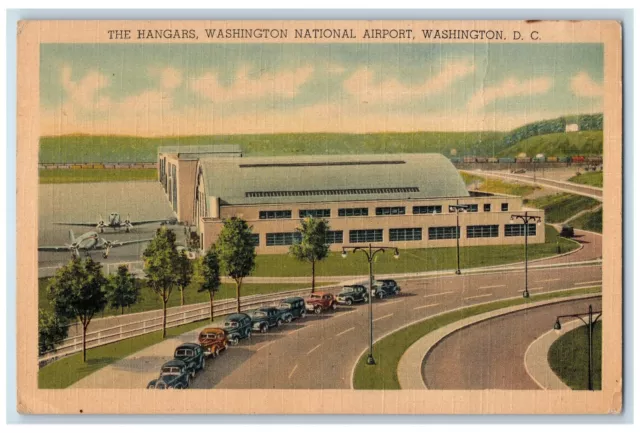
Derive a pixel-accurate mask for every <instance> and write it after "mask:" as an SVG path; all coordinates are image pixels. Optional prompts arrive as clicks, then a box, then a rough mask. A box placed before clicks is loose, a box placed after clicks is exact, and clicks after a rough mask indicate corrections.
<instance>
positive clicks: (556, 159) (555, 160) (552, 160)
mask: <svg viewBox="0 0 640 433" xmlns="http://www.w3.org/2000/svg"><path fill="white" fill-rule="evenodd" d="M547 162H558V157H557V156H548V157H547Z"/></svg>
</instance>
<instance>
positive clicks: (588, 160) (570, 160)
mask: <svg viewBox="0 0 640 433" xmlns="http://www.w3.org/2000/svg"><path fill="white" fill-rule="evenodd" d="M449 159H450V160H451V162H452V163H454V164H460V163H464V164H476V163H500V164H516V163H529V162H548V163H558V164H589V165H601V164H602V156H581V155H576V156H561V157H558V156H536V157H533V158H532V157H517V158H511V157H503V158H495V157H486V156H465V157H458V156H452V157H450V158H449Z"/></svg>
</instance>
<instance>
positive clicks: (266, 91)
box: [189, 66, 313, 102]
mask: <svg viewBox="0 0 640 433" xmlns="http://www.w3.org/2000/svg"><path fill="white" fill-rule="evenodd" d="M312 74H313V68H312V67H311V66H305V67H301V68H297V69H294V70H291V71H283V72H278V73H265V74H261V75H258V74H250V73H249V70H248V68H246V67H243V68H241V69H240V70H239V71H238V73H237V74H236V76H235V80H234V81H233V83H232V84H231V85H230V86H224V85H222V84H221V83H220V80H219V79H218V75H217V74H215V73H211V72H208V73H206V74H204V75H202V76H200V77H198V78H194V79H192V80H191V81H190V82H189V88H190V89H191V90H193V91H194V92H196V93H198V94H200V95H201V96H203V97H205V98H206V99H208V100H210V101H213V102H234V101H243V100H249V99H251V100H255V99H260V98H264V97H269V96H280V97H284V98H289V99H291V98H294V97H295V96H296V95H297V94H298V92H299V90H300V87H301V86H302V85H303V84H305V83H306V82H307V81H308V80H309V78H310V77H311V75H312Z"/></svg>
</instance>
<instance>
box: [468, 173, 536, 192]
mask: <svg viewBox="0 0 640 433" xmlns="http://www.w3.org/2000/svg"><path fill="white" fill-rule="evenodd" d="M460 175H461V176H462V179H463V180H464V183H465V184H466V185H467V187H469V190H473V191H481V192H491V193H494V194H508V195H516V196H520V197H524V196H527V195H529V194H531V193H532V192H533V191H535V190H536V189H540V187H539V186H533V185H524V184H519V183H511V182H505V181H503V180H500V179H496V178H491V177H483V176H477V175H475V174H469V173H463V172H460ZM476 186H477V188H476Z"/></svg>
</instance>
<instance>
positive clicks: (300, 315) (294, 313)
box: [278, 297, 307, 320]
mask: <svg viewBox="0 0 640 433" xmlns="http://www.w3.org/2000/svg"><path fill="white" fill-rule="evenodd" d="M278 309H279V310H282V311H284V312H286V313H289V314H290V315H291V319H292V320H293V319H304V318H305V316H306V315H307V309H306V308H305V307H304V299H303V298H300V297H293V298H287V299H283V300H282V301H281V302H280V305H279V306H278Z"/></svg>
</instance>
